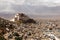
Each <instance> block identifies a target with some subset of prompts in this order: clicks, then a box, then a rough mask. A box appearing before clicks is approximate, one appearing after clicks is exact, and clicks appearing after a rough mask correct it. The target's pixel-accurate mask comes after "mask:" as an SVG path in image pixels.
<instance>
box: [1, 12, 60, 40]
mask: <svg viewBox="0 0 60 40" xmlns="http://www.w3.org/2000/svg"><path fill="white" fill-rule="evenodd" d="M0 39H3V40H60V21H58V20H45V19H40V20H39V19H37V20H34V19H32V18H30V17H28V16H27V15H25V14H23V13H18V14H17V15H15V17H14V20H13V21H9V20H6V19H3V18H0Z"/></svg>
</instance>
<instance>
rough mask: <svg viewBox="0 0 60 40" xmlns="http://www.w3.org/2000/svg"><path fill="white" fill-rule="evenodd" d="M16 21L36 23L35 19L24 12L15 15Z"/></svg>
mask: <svg viewBox="0 0 60 40" xmlns="http://www.w3.org/2000/svg"><path fill="white" fill-rule="evenodd" d="M15 21H22V22H23V23H36V22H35V20H33V19H31V18H29V17H28V16H27V15H25V14H23V13H18V14H16V15H15Z"/></svg>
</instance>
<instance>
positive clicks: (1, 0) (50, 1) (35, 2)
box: [0, 0, 60, 12]
mask: <svg viewBox="0 0 60 40" xmlns="http://www.w3.org/2000/svg"><path fill="white" fill-rule="evenodd" d="M12 4H13V5H30V6H40V5H45V6H48V7H55V6H60V0H0V11H1V12H2V11H14V10H12V9H11V6H12Z"/></svg>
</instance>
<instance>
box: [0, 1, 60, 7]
mask: <svg viewBox="0 0 60 40" xmlns="http://www.w3.org/2000/svg"><path fill="white" fill-rule="evenodd" d="M10 4H17V5H23V4H27V5H48V6H53V5H55V6H57V5H60V0H0V5H10Z"/></svg>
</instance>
